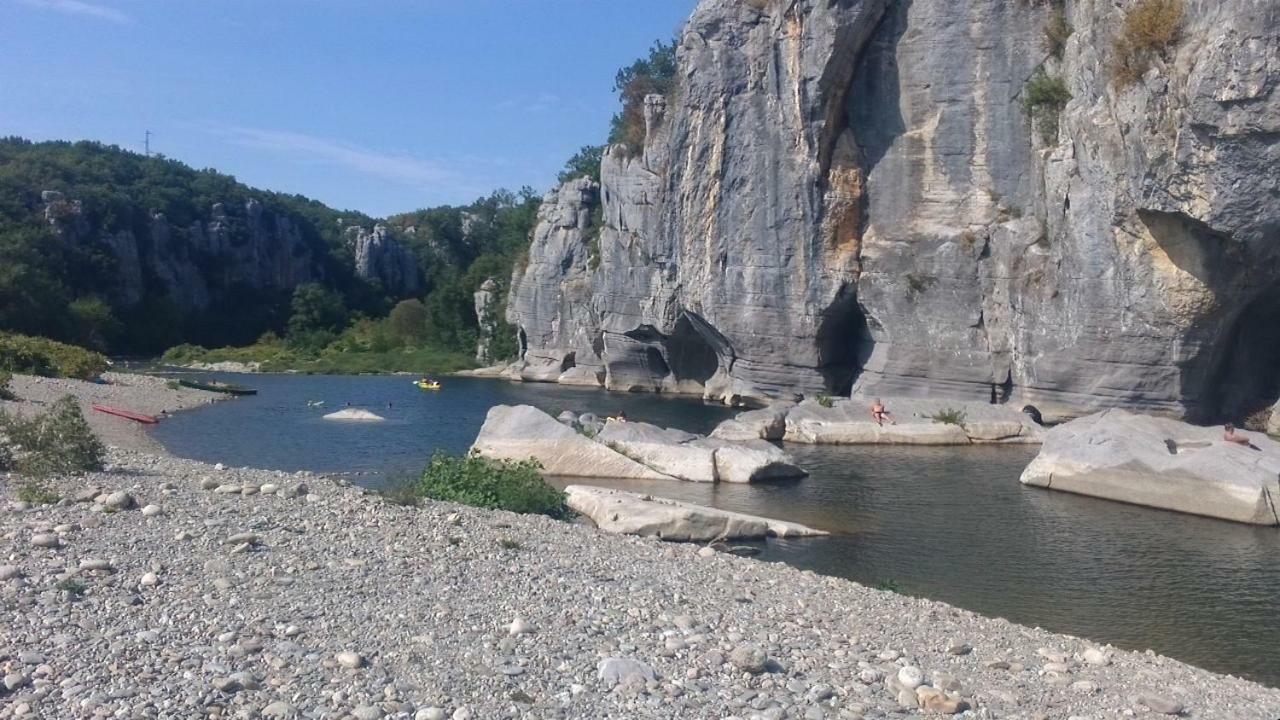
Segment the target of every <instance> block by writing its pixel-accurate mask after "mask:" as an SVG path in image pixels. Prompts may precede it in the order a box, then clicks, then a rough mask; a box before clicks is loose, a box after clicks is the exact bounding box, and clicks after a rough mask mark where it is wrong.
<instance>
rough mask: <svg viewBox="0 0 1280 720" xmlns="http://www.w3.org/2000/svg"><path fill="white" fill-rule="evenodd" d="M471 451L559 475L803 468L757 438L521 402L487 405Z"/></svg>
mask: <svg viewBox="0 0 1280 720" xmlns="http://www.w3.org/2000/svg"><path fill="white" fill-rule="evenodd" d="M471 451H472V452H473V453H475V454H477V455H480V456H483V457H488V458H495V459H501V460H514V461H523V460H534V461H536V462H538V464H539V465H540V466H541V468H542V472H543V473H545V474H547V475H553V476H559V477H595V478H621V479H637V480H687V481H690V482H717V481H722V482H736V483H746V482H753V481H757V480H772V479H782V478H799V477H804V476H805V475H806V474H807V473H805V471H804V470H802V469H801V468H799V467H798V466H796V465H795V464H794V462H792V460H791V458H790V456H788V455H787V454H786V453H785V452H783V451H782V450H781V449H779V448H778V447H776V446H774V445H770V444H769V443H767V442H764V441H760V440H757V441H754V442H736V443H735V442H728V441H725V440H718V439H714V438H703V437H700V436H697V435H694V434H692V433H686V432H683V431H680V430H669V429H664V428H660V427H657V426H654V425H649V424H647V423H638V422H607V423H605V422H601V421H599V420H596V419H594V416H589V415H583V416H581V417H577V416H574V415H573V414H572V413H566V414H565V416H564V421H563V422H561V421H559V420H556V419H555V418H553V417H551V416H550V415H548V414H546V413H544V412H542V411H541V410H538V409H537V408H534V407H530V406H528V405H518V406H514V407H512V406H507V405H498V406H496V407H493V408H491V409H490V410H489V414H488V415H487V416H486V417H485V422H484V425H483V426H482V427H481V428H480V433H479V435H478V436H477V437H476V441H475V443H474V444H473V445H472V446H471Z"/></svg>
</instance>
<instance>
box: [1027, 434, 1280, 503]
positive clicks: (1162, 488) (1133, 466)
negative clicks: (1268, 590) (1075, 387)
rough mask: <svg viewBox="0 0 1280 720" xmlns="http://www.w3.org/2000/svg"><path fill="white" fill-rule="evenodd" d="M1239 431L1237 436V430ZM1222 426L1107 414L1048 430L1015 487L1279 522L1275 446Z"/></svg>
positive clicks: (1279, 452)
mask: <svg viewBox="0 0 1280 720" xmlns="http://www.w3.org/2000/svg"><path fill="white" fill-rule="evenodd" d="M1237 432H1242V433H1243V431H1237ZM1243 434H1244V435H1246V436H1247V437H1249V439H1250V440H1251V442H1252V443H1253V445H1254V447H1256V448H1258V449H1252V448H1249V447H1244V446H1241V445H1237V444H1235V443H1229V442H1226V441H1224V440H1223V439H1222V435H1223V430H1222V428H1221V427H1208V428H1206V427H1196V426H1193V425H1188V424H1186V423H1182V422H1178V421H1176V420H1169V419H1164V418H1156V417H1150V416H1146V415H1135V414H1132V413H1129V412H1125V411H1123V410H1108V411H1105V412H1102V413H1098V414H1095V415H1090V416H1088V417H1083V418H1080V419H1077V420H1073V421H1071V422H1069V423H1066V424H1064V425H1059V426H1058V427H1055V428H1053V429H1052V430H1050V431H1049V433H1048V436H1047V437H1046V439H1045V442H1044V446H1043V447H1042V448H1041V449H1040V454H1039V455H1037V456H1036V458H1035V460H1033V461H1032V462H1031V464H1030V465H1028V466H1027V469H1026V470H1025V471H1023V473H1022V482H1023V483H1024V484H1026V485H1034V486H1039V487H1044V488H1049V489H1051V490H1063V491H1066V492H1072V493H1078V494H1081V495H1089V496H1092V497H1099V498H1106V499H1108V500H1119V501H1121V502H1127V503H1133V504H1136V505H1146V506H1148V507H1155V508H1162V509H1165V510H1176V511H1178V512H1185V513H1192V514H1195V515H1206V516H1209V517H1216V518H1221V519H1223V520H1234V521H1236V522H1243V523H1252V524H1255V525H1278V524H1280V515H1278V510H1277V505H1278V504H1280V479H1278V478H1280V443H1277V442H1275V441H1273V440H1270V439H1268V438H1267V437H1266V436H1264V435H1262V434H1260V433H1243Z"/></svg>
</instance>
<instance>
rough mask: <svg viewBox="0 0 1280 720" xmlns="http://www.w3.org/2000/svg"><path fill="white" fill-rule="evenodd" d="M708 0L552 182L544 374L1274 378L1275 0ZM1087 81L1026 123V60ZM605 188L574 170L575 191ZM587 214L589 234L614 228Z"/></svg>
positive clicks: (530, 338)
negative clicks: (1175, 30) (555, 184)
mask: <svg viewBox="0 0 1280 720" xmlns="http://www.w3.org/2000/svg"><path fill="white" fill-rule="evenodd" d="M1054 5H1055V4H1054V3H1030V2H1028V3H1021V2H1007V1H1006V0H973V1H972V2H966V3H963V4H960V5H957V4H955V3H953V2H950V1H949V0H913V1H912V2H906V1H905V0H855V1H852V2H840V3H832V2H823V1H821V0H795V1H789V2H780V1H776V0H767V1H762V2H742V1H741V0H703V1H702V2H701V3H700V4H699V6H698V8H697V10H696V11H695V13H694V15H693V17H692V18H691V19H690V21H689V23H688V25H687V26H686V28H685V30H684V32H683V34H682V36H681V38H680V43H679V50H678V58H679V64H680V68H681V72H680V75H679V88H678V90H677V91H676V92H675V93H673V94H672V96H671V97H672V99H664V98H660V97H654V98H651V99H650V100H649V101H648V102H647V103H646V107H645V118H646V121H647V138H646V142H645V144H644V147H643V148H642V149H639V150H638V151H637V152H634V153H633V152H630V151H628V150H627V149H626V148H622V147H614V148H610V149H609V150H608V151H607V152H606V154H605V158H604V162H603V166H602V172H601V178H602V179H601V187H600V188H599V209H598V211H595V212H598V214H599V216H600V217H601V218H602V224H601V225H600V226H599V227H596V226H595V225H593V224H589V223H587V222H586V220H589V218H590V216H591V212H592V210H593V208H594V198H595V193H594V188H592V187H590V184H589V182H588V181H574V182H573V183H570V184H569V185H566V186H564V187H562V188H560V190H559V191H558V192H555V193H552V194H550V195H548V199H547V202H546V203H545V204H544V208H543V214H542V216H541V220H542V222H541V223H540V225H539V227H538V230H537V231H536V232H535V237H534V242H533V244H532V246H531V250H530V260H529V264H528V267H527V269H525V270H524V271H523V272H518V273H517V274H516V278H515V281H514V286H515V287H516V290H517V291H516V292H513V293H512V297H511V303H510V307H509V312H508V317H509V319H510V320H511V322H513V324H516V325H517V326H519V328H520V331H521V334H522V337H523V338H524V347H523V358H524V363H525V367H526V371H525V374H526V376H527V377H528V379H537V380H555V379H558V378H559V377H560V376H562V375H563V374H564V373H565V372H566V371H568V370H570V369H573V368H574V367H577V366H583V367H589V368H590V369H591V372H593V373H595V374H596V375H597V376H598V377H600V379H601V383H602V384H604V385H605V386H607V387H610V388H614V389H620V390H652V391H664V392H692V393H699V394H702V395H704V396H706V397H713V398H717V399H726V398H727V399H730V400H733V399H736V397H739V396H755V397H787V396H791V395H793V394H796V393H805V394H809V395H813V394H816V393H827V394H846V393H848V392H849V391H850V390H857V391H860V392H862V393H864V394H868V395H874V394H885V395H895V396H937V397H948V398H955V399H958V400H968V401H979V402H986V401H994V402H996V403H1009V404H1011V405H1012V406H1014V407H1021V406H1022V405H1024V404H1029V403H1030V404H1035V405H1036V406H1038V407H1040V408H1041V409H1042V410H1043V411H1044V412H1045V414H1046V416H1048V417H1050V418H1051V419H1052V418H1055V417H1063V416H1070V415H1076V414H1081V413H1085V412H1088V411H1090V410H1091V409H1094V408H1098V407H1102V406H1110V405H1124V406H1127V407H1131V408H1139V409H1143V410H1151V411H1159V412H1163V413H1170V414H1182V415H1189V416H1195V417H1219V416H1222V417H1231V416H1239V415H1242V414H1243V413H1245V412H1251V411H1254V410H1257V409H1258V408H1259V407H1262V406H1264V405H1265V404H1266V403H1267V402H1270V401H1274V400H1275V398H1276V395H1277V394H1280V369H1278V368H1280V330H1276V328H1278V327H1280V242H1278V241H1277V237H1276V235H1277V231H1278V230H1277V229H1278V228H1280V175H1277V174H1276V173H1275V172H1274V168H1275V167H1276V163H1277V161H1278V160H1280V90H1277V85H1280V17H1278V16H1277V14H1276V11H1275V7H1274V3H1271V2H1266V1H1265V0H1226V1H1225V2H1221V3H1186V19H1185V26H1184V29H1183V32H1182V39H1181V40H1180V41H1179V42H1178V43H1177V44H1176V45H1175V46H1174V47H1171V48H1170V49H1169V51H1168V53H1167V59H1161V58H1157V59H1156V60H1155V61H1154V63H1153V65H1152V67H1151V69H1150V70H1149V71H1148V72H1147V73H1146V75H1145V76H1144V77H1143V78H1141V80H1140V81H1139V82H1138V83H1136V84H1135V85H1132V86H1121V85H1119V84H1117V83H1116V82H1115V81H1114V80H1113V78H1112V76H1111V73H1110V71H1109V70H1108V69H1107V68H1108V62H1109V60H1110V56H1111V54H1112V42H1113V38H1114V35H1115V33H1116V32H1118V28H1121V27H1122V26H1123V17H1124V13H1125V12H1126V11H1127V10H1128V9H1129V7H1131V5H1132V3H1131V2H1121V3H1103V4H1097V3H1094V4H1090V3H1074V2H1073V3H1067V4H1066V6H1065V9H1066V15H1067V20H1068V21H1069V23H1070V24H1071V26H1072V27H1073V28H1074V33H1073V34H1072V35H1071V36H1070V38H1069V40H1068V42H1067V43H1066V46H1065V49H1064V52H1063V54H1062V57H1061V59H1058V58H1055V57H1054V56H1053V55H1052V54H1051V53H1050V52H1049V49H1048V47H1047V44H1046V39H1045V33H1044V32H1043V28H1044V26H1045V24H1046V21H1047V20H1048V19H1049V14H1050V13H1051V12H1052V8H1053V6H1054ZM1042 70H1043V71H1044V72H1046V74H1047V75H1048V76H1049V77H1053V78H1060V79H1061V80H1062V81H1063V83H1064V86H1065V88H1066V89H1067V90H1068V91H1069V92H1070V94H1071V96H1072V99H1071V100H1070V101H1069V102H1068V103H1066V105H1065V107H1064V108H1063V109H1062V111H1061V112H1060V113H1058V114H1057V117H1056V118H1050V120H1052V119H1056V124H1057V128H1056V130H1057V131H1056V134H1055V133H1053V132H1051V130H1053V129H1054V128H1053V127H1052V126H1051V125H1052V124H1051V123H1050V122H1049V121H1048V120H1043V119H1042V120H1040V121H1037V122H1036V123H1034V124H1033V123H1032V121H1031V120H1030V119H1029V118H1028V114H1027V111H1026V110H1025V109H1024V99H1025V98H1024V88H1025V87H1026V85H1027V82H1028V80H1029V79H1030V78H1032V77H1033V76H1035V75H1036V73H1037V72H1039V71H1042ZM588 188H589V189H590V190H591V192H583V191H584V190H586V189H588ZM597 242H598V251H597V250H596V249H595V245H596V243H597Z"/></svg>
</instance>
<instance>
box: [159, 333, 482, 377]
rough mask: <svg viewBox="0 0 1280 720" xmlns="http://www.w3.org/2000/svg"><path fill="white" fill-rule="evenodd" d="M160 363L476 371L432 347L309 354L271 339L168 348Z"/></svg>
mask: <svg viewBox="0 0 1280 720" xmlns="http://www.w3.org/2000/svg"><path fill="white" fill-rule="evenodd" d="M161 360H162V361H163V362H165V363H168V364H170V365H193V364H196V363H205V364H213V363H221V362H238V363H246V364H248V363H256V364H257V365H258V368H259V369H260V370H262V371H263V372H298V373H303V374H306V375H365V374H377V373H417V374H434V373H449V372H455V371H457V370H465V369H468V368H472V367H475V363H474V362H473V361H472V359H471V358H470V357H469V356H467V355H466V354H464V353H460V352H455V351H451V350H443V349H439V348H433V347H409V348H391V349H380V348H374V347H359V346H354V347H336V346H329V347H325V348H323V349H321V350H309V349H306V348H300V347H295V346H291V345H288V344H286V343H284V342H282V341H280V340H270V339H268V340H260V341H258V342H257V343H254V344H253V345H249V346H246V347H238V348H217V349H208V348H203V347H200V346H198V345H179V346H177V347H174V348H170V349H169V351H168V352H166V353H165V354H164V356H163V357H162V358H161Z"/></svg>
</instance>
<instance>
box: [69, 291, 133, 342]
mask: <svg viewBox="0 0 1280 720" xmlns="http://www.w3.org/2000/svg"><path fill="white" fill-rule="evenodd" d="M69 311H70V313H71V321H72V323H73V325H74V328H75V329H74V336H73V338H72V339H73V340H74V342H75V344H77V345H81V346H83V347H87V348H91V349H93V350H98V351H100V352H107V351H109V350H110V349H111V348H112V347H113V346H114V344H115V340H116V338H117V337H118V336H119V334H120V329H121V328H120V321H118V320H116V316H115V312H114V311H113V310H112V309H111V306H110V305H108V304H107V303H106V301H104V300H103V299H102V298H100V297H97V296H96V295H94V296H90V297H83V298H80V299H78V300H75V301H74V302H72V303H71V305H70V307H69Z"/></svg>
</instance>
